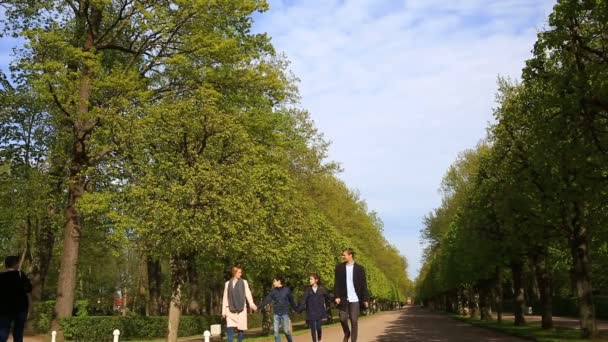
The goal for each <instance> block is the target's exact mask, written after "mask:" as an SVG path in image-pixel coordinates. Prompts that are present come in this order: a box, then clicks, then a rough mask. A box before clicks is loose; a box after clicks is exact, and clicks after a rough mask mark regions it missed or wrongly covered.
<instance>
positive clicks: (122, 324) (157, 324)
mask: <svg viewBox="0 0 608 342" xmlns="http://www.w3.org/2000/svg"><path fill="white" fill-rule="evenodd" d="M219 322H220V317H218V316H210V317H205V316H183V317H182V318H181V320H180V328H179V336H192V335H198V334H202V333H203V331H205V330H208V329H209V326H210V325H211V324H218V323H219ZM61 325H62V329H63V331H64V334H65V336H66V338H67V339H69V340H72V341H76V342H94V341H112V336H113V335H112V333H113V331H114V330H115V329H118V330H119V331H120V339H121V340H127V341H128V340H132V339H151V338H159V337H164V336H166V335H167V317H161V316H151V317H145V316H126V317H123V316H89V317H72V318H67V319H63V320H62V321H61Z"/></svg>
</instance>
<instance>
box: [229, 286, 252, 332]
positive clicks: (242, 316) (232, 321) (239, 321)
mask: <svg viewBox="0 0 608 342" xmlns="http://www.w3.org/2000/svg"><path fill="white" fill-rule="evenodd" d="M231 282H232V279H230V280H228V281H227V282H226V284H225V285H224V298H223V299H222V316H223V317H226V326H227V327H229V328H230V327H235V328H237V329H238V330H247V308H251V309H252V310H253V311H255V310H257V309H258V308H257V306H255V304H254V303H253V297H252V296H251V290H250V289H249V283H247V280H245V279H243V282H244V283H245V284H244V285H245V298H246V299H247V300H246V303H245V310H243V311H241V312H239V313H232V312H230V306H229V305H228V286H232V284H231Z"/></svg>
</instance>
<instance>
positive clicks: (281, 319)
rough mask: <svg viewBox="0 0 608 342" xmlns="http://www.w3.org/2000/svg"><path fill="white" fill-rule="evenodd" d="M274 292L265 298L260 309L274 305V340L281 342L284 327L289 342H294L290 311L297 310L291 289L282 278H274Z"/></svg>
mask: <svg viewBox="0 0 608 342" xmlns="http://www.w3.org/2000/svg"><path fill="white" fill-rule="evenodd" d="M272 287H273V288H272V291H270V293H269V294H268V296H266V298H264V300H263V301H262V303H261V304H260V308H263V307H264V306H266V305H268V304H272V313H273V315H272V321H273V323H274V340H275V342H281V333H280V327H281V325H282V326H283V333H285V337H287V341H288V342H292V341H293V339H292V337H291V328H290V326H291V324H290V323H291V322H290V320H289V312H290V311H291V310H290V309H295V308H296V302H295V301H294V300H293V295H292V294H291V290H290V289H289V287H287V286H285V279H284V278H283V277H281V276H277V277H274V279H273V280H272Z"/></svg>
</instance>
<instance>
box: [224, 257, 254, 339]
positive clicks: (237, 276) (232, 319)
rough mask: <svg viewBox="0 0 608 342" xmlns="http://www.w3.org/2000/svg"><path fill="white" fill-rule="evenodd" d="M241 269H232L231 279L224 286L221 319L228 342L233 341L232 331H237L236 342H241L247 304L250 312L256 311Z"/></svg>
mask: <svg viewBox="0 0 608 342" xmlns="http://www.w3.org/2000/svg"><path fill="white" fill-rule="evenodd" d="M242 276H243V269H242V268H241V267H240V266H234V267H232V278H230V280H228V281H227V282H226V284H225V286H224V298H223V300H222V317H224V318H225V319H226V333H227V337H228V342H232V341H233V340H234V330H235V329H236V330H237V341H238V342H241V341H243V331H245V330H247V303H248V304H249V308H251V310H253V311H256V310H257V306H256V305H255V304H254V303H253V297H252V296H251V290H250V289H249V284H248V283H247V280H244V279H242Z"/></svg>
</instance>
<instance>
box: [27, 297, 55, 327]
mask: <svg viewBox="0 0 608 342" xmlns="http://www.w3.org/2000/svg"><path fill="white" fill-rule="evenodd" d="M54 309H55V301H54V300H49V301H46V302H36V303H34V304H33V305H32V327H33V328H34V332H35V333H38V334H42V333H47V332H48V331H49V330H51V321H52V320H53V310H54Z"/></svg>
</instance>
